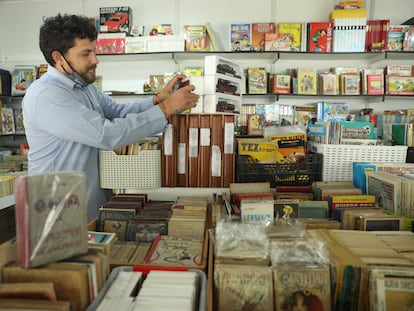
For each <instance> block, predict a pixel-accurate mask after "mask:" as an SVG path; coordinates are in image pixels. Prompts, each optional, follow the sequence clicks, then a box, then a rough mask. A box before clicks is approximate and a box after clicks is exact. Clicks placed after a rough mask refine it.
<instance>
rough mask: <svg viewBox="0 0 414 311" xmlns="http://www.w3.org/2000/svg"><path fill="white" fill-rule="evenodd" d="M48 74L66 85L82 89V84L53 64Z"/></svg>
mask: <svg viewBox="0 0 414 311" xmlns="http://www.w3.org/2000/svg"><path fill="white" fill-rule="evenodd" d="M47 74H48V75H50V76H51V77H53V78H54V79H56V80H58V81H59V82H60V83H62V84H64V85H65V86H66V87H68V88H70V89H75V88H76V89H79V88H81V89H82V86H81V85H79V84H78V83H76V82H75V81H73V80H72V79H70V78H69V77H67V76H66V75H65V74H64V73H62V72H60V71H59V70H57V69H56V68H55V67H53V66H49V68H48V70H47Z"/></svg>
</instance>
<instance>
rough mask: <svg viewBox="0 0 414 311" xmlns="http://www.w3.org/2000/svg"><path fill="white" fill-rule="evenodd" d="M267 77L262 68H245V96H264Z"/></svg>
mask: <svg viewBox="0 0 414 311" xmlns="http://www.w3.org/2000/svg"><path fill="white" fill-rule="evenodd" d="M266 93H267V76H266V69H265V68H263V67H248V68H247V94H266Z"/></svg>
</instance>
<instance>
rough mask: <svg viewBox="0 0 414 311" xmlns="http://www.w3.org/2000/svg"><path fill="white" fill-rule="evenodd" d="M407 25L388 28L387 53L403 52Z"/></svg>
mask: <svg viewBox="0 0 414 311" xmlns="http://www.w3.org/2000/svg"><path fill="white" fill-rule="evenodd" d="M407 28H408V26H407V25H390V26H389V28H388V44H387V51H402V50H403V46H404V37H405V33H406V30H407Z"/></svg>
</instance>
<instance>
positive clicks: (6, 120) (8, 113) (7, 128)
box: [0, 107, 16, 135]
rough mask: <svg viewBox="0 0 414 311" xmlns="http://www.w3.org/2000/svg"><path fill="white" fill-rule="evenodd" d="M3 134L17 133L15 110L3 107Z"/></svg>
mask: <svg viewBox="0 0 414 311" xmlns="http://www.w3.org/2000/svg"><path fill="white" fill-rule="evenodd" d="M0 111H1V133H2V134H3V135H7V134H14V133H16V125H15V119H14V113H13V108H7V107H1V109H0Z"/></svg>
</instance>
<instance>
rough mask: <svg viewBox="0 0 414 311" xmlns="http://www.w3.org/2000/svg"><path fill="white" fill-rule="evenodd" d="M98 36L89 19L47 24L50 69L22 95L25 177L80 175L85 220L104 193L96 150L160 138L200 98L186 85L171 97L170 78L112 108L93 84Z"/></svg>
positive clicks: (60, 18) (62, 18)
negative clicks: (174, 118)
mask: <svg viewBox="0 0 414 311" xmlns="http://www.w3.org/2000/svg"><path fill="white" fill-rule="evenodd" d="M96 37H97V33H96V30H95V27H94V26H93V25H92V24H91V23H90V21H89V20H88V18H87V17H83V16H77V15H66V14H65V15H61V14H58V15H57V16H55V17H50V18H47V19H46V20H45V21H44V24H43V25H42V26H41V28H40V35H39V46H40V50H41V51H42V53H43V56H44V57H45V59H46V61H47V62H48V64H49V69H48V71H47V73H45V74H44V75H43V76H42V77H41V78H40V79H38V80H36V81H35V82H34V83H33V84H32V85H31V86H30V88H29V89H28V90H27V91H26V95H25V97H24V99H23V102H22V106H23V118H24V126H25V130H26V137H27V141H28V144H29V147H30V148H29V152H28V160H29V174H33V173H47V172H58V171H83V172H85V173H86V178H87V197H88V220H89V221H90V220H92V219H93V218H95V217H96V216H97V215H98V209H99V207H100V206H101V204H102V203H104V202H105V201H107V200H108V197H107V196H106V195H105V194H106V192H107V191H105V190H104V189H101V188H100V187H99V168H98V152H99V149H106V150H115V149H117V148H119V147H122V146H125V145H129V144H132V143H134V142H136V141H138V140H139V139H142V138H145V137H150V136H152V135H155V134H159V133H161V132H163V130H164V129H165V126H166V124H167V118H168V117H169V116H170V115H172V114H174V113H178V112H181V111H183V110H185V109H189V108H192V107H195V105H196V104H197V102H198V99H199V96H198V95H197V94H194V93H193V92H192V91H193V90H194V89H195V88H194V85H188V86H186V87H183V88H181V89H179V90H177V91H175V92H174V85H175V83H176V82H177V81H178V80H180V79H182V78H184V77H185V76H184V75H176V76H175V77H174V78H173V79H172V80H171V81H170V82H169V83H168V84H167V86H166V87H165V88H164V89H163V90H162V91H161V92H160V93H159V94H156V95H154V96H153V97H150V98H147V99H144V100H142V101H137V102H134V103H131V104H117V103H116V102H115V101H114V100H113V99H112V98H111V97H110V96H108V95H106V94H104V93H102V92H100V91H98V90H97V89H96V87H95V86H94V85H93V84H92V83H93V82H94V81H95V79H96V73H95V70H96V67H97V64H98V59H97V57H96V54H95V47H96Z"/></svg>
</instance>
